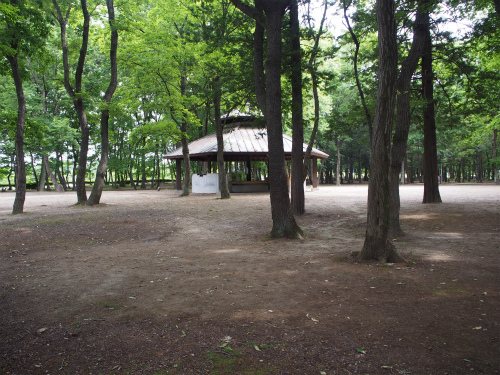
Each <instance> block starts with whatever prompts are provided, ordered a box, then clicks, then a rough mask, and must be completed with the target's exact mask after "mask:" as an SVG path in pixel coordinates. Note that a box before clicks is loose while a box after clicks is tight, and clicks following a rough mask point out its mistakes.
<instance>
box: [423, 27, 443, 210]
mask: <svg viewBox="0 0 500 375" xmlns="http://www.w3.org/2000/svg"><path fill="white" fill-rule="evenodd" d="M431 38H432V37H431V31H430V26H429V27H427V28H426V30H425V47H424V53H423V56H422V97H423V99H424V100H425V101H426V105H425V109H424V198H423V200H422V203H441V196H440V194H439V181H438V166H437V141H436V119H435V110H434V72H433V70H432V39H431Z"/></svg>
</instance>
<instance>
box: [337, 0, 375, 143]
mask: <svg viewBox="0 0 500 375" xmlns="http://www.w3.org/2000/svg"><path fill="white" fill-rule="evenodd" d="M347 8H348V5H346V2H345V0H344V19H345V21H346V23H347V28H348V29H349V33H350V34H351V37H352V40H353V42H354V46H355V49H354V77H355V78H356V87H357V88H358V92H359V97H360V98H361V104H362V105H363V110H364V111H365V116H366V122H367V124H368V131H369V133H370V145H371V144H372V143H371V142H372V138H373V119H372V115H371V113H370V111H369V110H368V106H367V105H366V99H365V94H364V93H363V88H362V87H361V81H360V80H359V72H358V56H359V47H360V43H359V40H358V38H357V36H356V34H355V33H354V30H353V29H352V27H351V23H350V22H349V17H347Z"/></svg>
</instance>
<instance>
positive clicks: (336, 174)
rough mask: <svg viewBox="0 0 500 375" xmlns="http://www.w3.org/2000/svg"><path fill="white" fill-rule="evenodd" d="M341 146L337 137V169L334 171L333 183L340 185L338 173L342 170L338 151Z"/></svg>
mask: <svg viewBox="0 0 500 375" xmlns="http://www.w3.org/2000/svg"><path fill="white" fill-rule="evenodd" d="M341 147H342V141H341V140H340V138H337V170H336V171H335V176H336V178H335V185H337V186H340V173H341V171H342V168H341V163H342V154H341V153H340V148H341Z"/></svg>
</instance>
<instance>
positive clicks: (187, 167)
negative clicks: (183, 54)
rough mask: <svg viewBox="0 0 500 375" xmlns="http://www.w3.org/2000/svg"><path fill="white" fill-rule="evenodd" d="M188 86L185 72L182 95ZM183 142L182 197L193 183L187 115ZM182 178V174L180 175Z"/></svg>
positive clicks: (182, 125)
mask: <svg viewBox="0 0 500 375" xmlns="http://www.w3.org/2000/svg"><path fill="white" fill-rule="evenodd" d="M186 86H187V78H186V76H185V75H184V74H183V75H182V77H181V95H182V96H183V97H184V96H186ZM181 132H182V137H181V144H182V159H183V162H184V182H183V184H182V193H181V197H187V196H188V195H189V184H190V183H191V161H190V159H189V146H188V138H187V119H186V117H185V115H183V116H182V123H181ZM179 178H180V176H179Z"/></svg>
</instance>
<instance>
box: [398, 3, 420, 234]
mask: <svg viewBox="0 0 500 375" xmlns="http://www.w3.org/2000/svg"><path fill="white" fill-rule="evenodd" d="M426 6H427V2H426V1H422V2H421V4H419V5H418V9H417V14H416V16H415V23H414V24H413V42H412V45H411V49H410V52H409V53H408V56H407V57H406V59H405V61H404V62H403V64H402V66H401V70H400V72H399V76H398V79H397V83H396V84H397V92H398V94H397V108H396V112H397V115H396V130H395V131H394V136H393V138H392V148H391V168H390V177H389V178H390V218H389V232H390V233H391V236H395V237H398V236H402V235H404V233H403V230H402V229H401V224H400V221H399V211H400V207H401V203H400V198H399V172H400V171H401V169H402V165H403V160H404V158H405V155H406V147H407V144H408V133H409V131H410V122H411V121H410V120H411V119H410V84H411V78H412V76H413V73H415V70H416V69H417V67H418V62H419V60H420V58H421V56H422V53H423V51H424V44H425V35H426V33H425V30H427V29H428V27H429V12H428V11H427V10H426V9H424V7H426Z"/></svg>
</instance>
